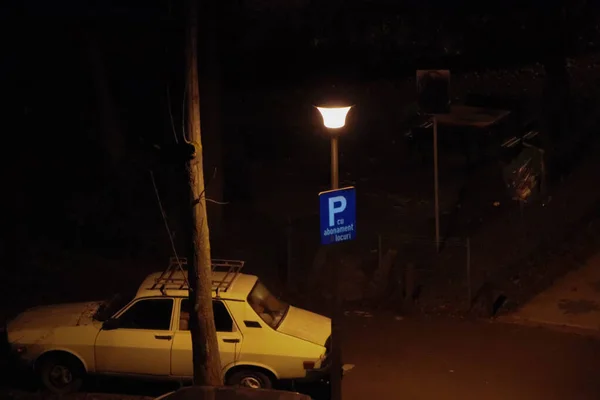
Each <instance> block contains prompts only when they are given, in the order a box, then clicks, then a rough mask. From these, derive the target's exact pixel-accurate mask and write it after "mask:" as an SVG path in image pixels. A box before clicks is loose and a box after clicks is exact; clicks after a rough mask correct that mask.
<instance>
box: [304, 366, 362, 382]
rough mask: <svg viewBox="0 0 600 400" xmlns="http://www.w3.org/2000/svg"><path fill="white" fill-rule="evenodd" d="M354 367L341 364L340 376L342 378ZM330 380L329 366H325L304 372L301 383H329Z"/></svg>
mask: <svg viewBox="0 0 600 400" xmlns="http://www.w3.org/2000/svg"><path fill="white" fill-rule="evenodd" d="M352 368H354V365H352V364H342V368H341V371H340V375H341V377H342V378H343V377H344V376H345V375H346V374H347V373H348V372H349V371H350V370H351V369H352ZM329 380H331V366H329V365H328V366H325V367H323V368H319V369H311V370H308V371H307V372H306V377H305V378H304V379H302V381H307V382H317V381H329Z"/></svg>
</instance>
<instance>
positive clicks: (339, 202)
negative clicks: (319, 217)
mask: <svg viewBox="0 0 600 400" xmlns="http://www.w3.org/2000/svg"><path fill="white" fill-rule="evenodd" d="M345 209H346V198H345V197H344V196H335V197H331V198H329V226H330V227H331V226H334V225H335V214H339V213H341V212H344V210H345Z"/></svg>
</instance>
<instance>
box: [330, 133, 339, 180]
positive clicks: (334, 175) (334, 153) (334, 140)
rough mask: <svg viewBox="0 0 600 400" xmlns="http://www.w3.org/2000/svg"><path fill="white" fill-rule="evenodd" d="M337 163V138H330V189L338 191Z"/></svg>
mask: <svg viewBox="0 0 600 400" xmlns="http://www.w3.org/2000/svg"><path fill="white" fill-rule="evenodd" d="M339 168H340V166H339V161H338V138H337V136H332V137H331V188H332V189H339V187H340V171H339Z"/></svg>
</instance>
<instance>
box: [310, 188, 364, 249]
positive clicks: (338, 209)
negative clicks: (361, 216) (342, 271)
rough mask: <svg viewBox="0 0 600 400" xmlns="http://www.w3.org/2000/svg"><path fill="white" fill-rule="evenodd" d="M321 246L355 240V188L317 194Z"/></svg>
mask: <svg viewBox="0 0 600 400" xmlns="http://www.w3.org/2000/svg"><path fill="white" fill-rule="evenodd" d="M319 215H320V220H321V244H324V245H326V244H333V243H340V242H346V241H349V240H354V239H356V188H354V187H353V186H350V187H345V188H342V189H335V190H328V191H325V192H321V193H319Z"/></svg>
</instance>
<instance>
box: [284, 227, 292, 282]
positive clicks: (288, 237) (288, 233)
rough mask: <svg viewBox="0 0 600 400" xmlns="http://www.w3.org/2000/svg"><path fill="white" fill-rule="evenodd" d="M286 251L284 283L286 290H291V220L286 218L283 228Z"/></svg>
mask: <svg viewBox="0 0 600 400" xmlns="http://www.w3.org/2000/svg"><path fill="white" fill-rule="evenodd" d="M285 233H286V241H287V243H286V244H287V249H286V250H287V251H286V267H287V271H286V277H285V279H286V283H287V287H288V289H292V218H291V217H289V216H288V218H287V226H286V227H285Z"/></svg>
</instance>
